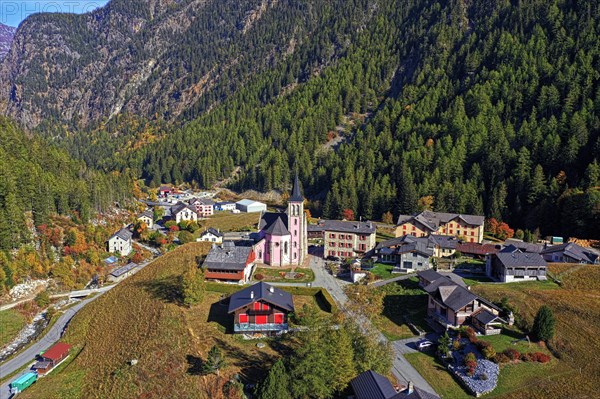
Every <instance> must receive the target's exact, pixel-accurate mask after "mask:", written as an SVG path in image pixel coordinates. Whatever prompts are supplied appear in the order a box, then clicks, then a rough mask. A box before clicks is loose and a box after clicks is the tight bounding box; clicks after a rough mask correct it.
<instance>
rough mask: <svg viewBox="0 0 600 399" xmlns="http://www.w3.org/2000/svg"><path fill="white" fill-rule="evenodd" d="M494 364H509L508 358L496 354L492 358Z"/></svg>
mask: <svg viewBox="0 0 600 399" xmlns="http://www.w3.org/2000/svg"><path fill="white" fill-rule="evenodd" d="M493 360H494V363H497V364H504V363H508V362H510V358H509V357H508V356H506V355H505V354H504V353H498V354H496V356H494V359H493Z"/></svg>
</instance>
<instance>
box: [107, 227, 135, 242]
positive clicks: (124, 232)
mask: <svg viewBox="0 0 600 399" xmlns="http://www.w3.org/2000/svg"><path fill="white" fill-rule="evenodd" d="M115 237H119V238H121V239H123V240H125V241H129V240H131V237H133V233H132V232H131V231H129V230H128V229H126V228H122V229H121V230H119V231H117V232H116V233H115V234H113V235H112V237H110V238H115Z"/></svg>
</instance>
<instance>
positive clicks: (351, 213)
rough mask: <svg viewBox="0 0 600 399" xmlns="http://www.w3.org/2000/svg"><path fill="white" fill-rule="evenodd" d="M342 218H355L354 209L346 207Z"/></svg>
mask: <svg viewBox="0 0 600 399" xmlns="http://www.w3.org/2000/svg"><path fill="white" fill-rule="evenodd" d="M342 218H344V219H346V220H354V211H353V210H352V209H344V210H343V211H342Z"/></svg>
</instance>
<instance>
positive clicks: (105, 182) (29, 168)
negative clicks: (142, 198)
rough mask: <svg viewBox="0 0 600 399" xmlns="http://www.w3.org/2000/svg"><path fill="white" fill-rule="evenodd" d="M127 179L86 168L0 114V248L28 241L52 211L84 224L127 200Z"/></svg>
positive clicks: (17, 245)
mask: <svg viewBox="0 0 600 399" xmlns="http://www.w3.org/2000/svg"><path fill="white" fill-rule="evenodd" d="M130 182H131V177H130V176H120V175H119V174H118V173H113V174H110V175H105V174H103V173H100V172H97V171H94V170H90V169H88V168H87V167H86V166H85V164H84V163H83V162H81V161H76V160H73V159H71V158H70V157H69V155H68V154H67V152H66V151H63V150H58V149H56V148H54V147H53V146H49V145H48V143H47V142H45V141H44V140H42V139H39V138H35V137H29V136H27V135H26V134H25V133H23V131H22V130H20V129H19V128H17V127H15V126H14V124H12V123H10V122H9V121H8V120H7V119H5V118H0V251H3V250H12V249H16V248H19V247H20V246H21V245H23V244H28V243H31V242H33V241H32V234H36V231H37V229H38V228H39V226H43V225H48V224H49V218H50V217H51V216H52V215H55V214H60V215H68V216H70V217H71V220H73V221H74V222H87V221H88V220H89V218H90V217H91V216H92V215H93V214H94V213H95V212H98V211H104V210H108V209H110V208H112V207H113V206H114V204H115V201H123V200H125V199H127V198H130V197H131V190H132V188H131V185H130ZM0 263H1V262H0ZM0 266H1V265H0Z"/></svg>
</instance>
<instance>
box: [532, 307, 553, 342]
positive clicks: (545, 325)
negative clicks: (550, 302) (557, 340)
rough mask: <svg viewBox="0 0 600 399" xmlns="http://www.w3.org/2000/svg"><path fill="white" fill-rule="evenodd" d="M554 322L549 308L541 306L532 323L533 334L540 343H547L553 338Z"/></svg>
mask: <svg viewBox="0 0 600 399" xmlns="http://www.w3.org/2000/svg"><path fill="white" fill-rule="evenodd" d="M555 324H556V320H555V319H554V314H553V313H552V309H550V307H549V306H547V305H543V306H542V307H541V308H540V310H538V312H537V314H536V315H535V320H534V321H533V329H532V330H533V331H532V332H533V334H534V335H535V336H536V337H537V338H538V339H539V340H540V341H548V340H550V339H552V337H554V325H555Z"/></svg>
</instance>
